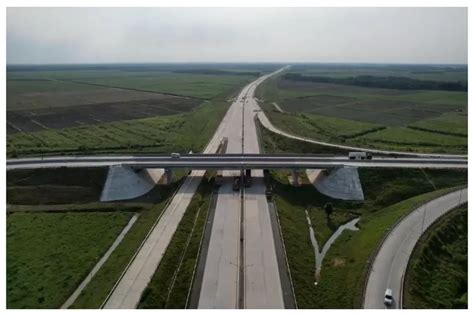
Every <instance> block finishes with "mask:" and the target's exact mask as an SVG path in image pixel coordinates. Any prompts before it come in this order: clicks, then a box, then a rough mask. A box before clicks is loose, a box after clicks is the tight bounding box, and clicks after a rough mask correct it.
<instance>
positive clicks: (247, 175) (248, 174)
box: [244, 169, 252, 188]
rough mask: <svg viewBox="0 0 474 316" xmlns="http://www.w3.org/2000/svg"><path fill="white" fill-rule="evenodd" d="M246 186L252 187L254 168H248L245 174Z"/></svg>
mask: <svg viewBox="0 0 474 316" xmlns="http://www.w3.org/2000/svg"><path fill="white" fill-rule="evenodd" d="M244 186H245V187H246V188H250V187H251V186H252V170H250V169H246V170H245V176H244Z"/></svg>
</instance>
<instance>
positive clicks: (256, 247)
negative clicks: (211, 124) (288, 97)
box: [243, 86, 285, 308]
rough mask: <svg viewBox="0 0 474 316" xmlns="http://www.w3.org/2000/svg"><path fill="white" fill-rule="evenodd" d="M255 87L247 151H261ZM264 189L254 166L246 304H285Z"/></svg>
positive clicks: (247, 109)
mask: <svg viewBox="0 0 474 316" xmlns="http://www.w3.org/2000/svg"><path fill="white" fill-rule="evenodd" d="M255 88H256V86H252V87H251V88H250V90H249V94H248V96H247V99H246V103H245V106H244V140H245V142H244V153H260V147H259V143H258V136H257V131H256V126H255V110H256V109H258V107H257V103H256V101H255V99H254V92H255ZM265 189H266V188H265V183H264V181H263V171H262V170H252V186H251V187H250V188H245V195H244V208H243V210H244V218H243V220H244V225H243V227H244V230H243V231H244V238H243V240H244V256H243V264H244V293H245V298H244V306H245V308H284V307H285V306H284V300H283V291H282V287H281V280H280V273H279V267H278V260H277V257H276V249H275V240H274V232H273V229H272V228H273V227H272V224H271V218H270V210H269V208H268V202H267V198H266V195H265Z"/></svg>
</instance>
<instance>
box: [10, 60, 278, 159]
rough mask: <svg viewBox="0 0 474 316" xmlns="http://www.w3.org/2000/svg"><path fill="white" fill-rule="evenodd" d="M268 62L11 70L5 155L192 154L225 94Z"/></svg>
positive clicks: (223, 106)
mask: <svg viewBox="0 0 474 316" xmlns="http://www.w3.org/2000/svg"><path fill="white" fill-rule="evenodd" d="M209 67H211V68H209ZM212 67H214V68H212ZM268 67H270V66H268V65H263V66H259V65H246V66H245V67H244V66H242V65H241V66H240V67H239V66H237V65H220V66H216V65H213V66H212V65H207V66H206V65H202V66H201V67H198V66H194V68H193V66H189V65H188V66H185V65H175V66H170V65H161V66H156V67H155V66H151V65H148V66H147V65H142V66H126V65H125V66H123V65H122V66H120V65H119V66H110V68H108V67H105V66H104V67H98V66H97V67H95V68H92V69H89V68H88V67H86V66H82V67H79V66H77V68H75V67H72V66H71V67H66V66H64V67H59V66H56V67H54V66H44V67H39V69H36V68H35V67H34V66H31V67H30V68H31V69H30V68H28V67H27V68H26V69H23V68H21V67H20V68H18V67H17V68H14V69H12V70H11V71H9V72H8V76H7V83H8V84H7V91H8V93H7V97H8V99H7V109H8V110H7V155H8V156H9V157H18V156H32V155H50V154H65V153H76V154H84V153H105V152H107V153H109V152H158V153H164V152H171V151H178V152H188V151H189V150H192V151H194V152H196V151H200V150H202V148H203V146H204V145H205V144H206V143H207V141H208V140H209V139H210V137H211V136H212V134H213V132H214V130H215V129H216V128H217V125H218V124H219V122H220V119H221V118H222V117H223V115H224V114H225V112H226V110H227V108H228V106H229V104H230V100H229V99H230V98H231V97H232V96H233V95H234V94H235V93H237V92H238V91H239V89H240V88H241V87H242V86H243V85H244V84H245V83H247V82H248V81H250V80H251V79H252V78H254V77H255V76H256V75H259V74H260V72H261V71H267V70H268V69H267V68H268ZM43 68H44V69H43ZM262 69H263V70H262ZM269 69H271V67H270V68H269Z"/></svg>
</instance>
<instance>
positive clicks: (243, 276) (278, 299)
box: [198, 75, 283, 308]
mask: <svg viewBox="0 0 474 316" xmlns="http://www.w3.org/2000/svg"><path fill="white" fill-rule="evenodd" d="M268 76H269V75H267V76H264V77H261V78H260V79H258V80H257V81H254V82H253V83H251V84H250V85H248V86H247V87H246V88H245V89H244V90H242V92H241V93H240V94H239V96H238V97H237V99H236V102H235V103H234V104H233V105H232V108H231V110H230V111H231V113H232V114H231V115H230V118H231V119H232V120H233V122H232V123H230V124H228V129H227V131H226V132H225V133H224V134H225V135H224V136H226V137H227V138H228V145H227V153H228V154H237V153H242V152H247V151H248V150H250V149H248V147H246V146H251V147H250V148H251V149H252V150H253V152H258V140H257V139H256V133H255V135H254V134H252V133H250V134H248V133H249V131H252V130H251V129H252V126H249V125H247V124H249V122H251V124H252V125H253V131H255V126H254V123H253V122H254V120H253V115H252V113H250V112H248V110H247V108H246V107H247V105H246V102H248V101H249V99H251V98H252V97H253V92H252V94H250V93H249V92H251V91H253V90H251V89H252V87H254V86H257V85H258V84H259V83H260V82H262V81H263V80H264V79H266V78H268ZM253 89H254V88H253ZM239 169H240V168H239ZM236 175H240V172H236V171H225V172H224V174H223V176H224V177H225V178H226V176H227V178H226V182H225V183H224V184H223V185H222V186H221V188H220V189H219V195H218V198H217V203H216V210H215V215H214V220H213V223H212V231H211V237H210V241H209V248H208V253H207V257H206V266H205V269H204V275H203V281H202V286H201V291H200V296H199V303H198V307H199V308H259V307H268V308H272V307H273V308H283V299H282V294H281V284H280V282H279V275H278V266H277V261H276V256H275V254H274V252H275V244H274V242H273V235H272V230H271V225H270V219H269V211H268V205H267V204H266V200H265V199H266V198H265V195H264V192H265V191H264V187H263V186H262V184H259V181H257V182H256V184H255V186H253V187H252V188H251V190H247V189H246V190H245V193H244V195H243V199H242V196H241V195H240V193H239V194H237V193H236V192H234V191H232V183H231V180H232V178H229V177H232V176H236ZM255 176H258V174H256V173H254V174H253V177H255ZM242 200H243V204H242ZM241 240H242V242H243V244H242V243H241ZM275 271H276V272H275ZM275 273H276V274H275Z"/></svg>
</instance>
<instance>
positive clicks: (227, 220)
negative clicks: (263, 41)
mask: <svg viewBox="0 0 474 316" xmlns="http://www.w3.org/2000/svg"><path fill="white" fill-rule="evenodd" d="M279 71H281V70H279ZM279 71H277V72H275V73H272V74H269V75H265V76H262V77H260V78H259V79H257V80H256V81H254V82H252V83H250V84H248V85H247V86H245V87H244V89H243V90H242V91H241V92H240V94H239V96H238V97H237V98H236V100H235V101H234V102H233V103H232V105H231V106H230V107H229V109H228V111H227V113H226V115H225V116H224V118H223V120H222V122H221V123H220V124H219V127H218V128H217V131H216V133H215V134H214V136H213V137H212V139H211V141H210V142H209V144H208V145H207V146H206V148H205V150H204V153H215V152H216V151H217V149H218V146H219V143H220V141H221V140H222V139H223V137H227V138H228V146H227V151H228V152H229V153H242V152H243V150H244V138H243V136H244V135H243V133H242V131H243V130H244V129H243V124H244V117H243V115H244V112H245V111H244V104H245V103H244V102H245V101H246V99H248V98H250V97H252V96H253V91H254V89H255V87H256V86H257V85H258V84H260V83H261V82H262V81H264V80H265V79H267V78H268V77H270V76H272V75H274V74H276V73H278V72H279ZM252 87H253V88H252ZM251 122H253V119H251ZM239 130H240V132H239ZM254 141H255V142H257V140H256V135H255V140H254ZM257 148H258V147H257ZM227 172H228V173H230V175H232V174H233V173H235V172H236V171H227ZM204 173H205V171H204V170H194V171H192V173H191V175H190V176H188V177H187V178H186V180H185V182H184V183H183V185H182V186H181V187H180V189H179V190H178V192H177V193H176V195H175V196H174V197H173V199H172V201H171V203H170V204H169V206H168V207H167V208H166V209H165V211H164V212H163V215H162V216H161V218H160V219H159V221H158V222H157V223H156V224H155V226H154V228H153V230H152V231H151V232H150V234H149V236H148V237H147V238H146V240H145V241H144V242H143V244H142V245H141V247H140V249H139V250H138V251H137V253H136V255H135V257H134V259H133V261H132V262H131V263H130V264H129V265H128V267H127V269H126V271H125V272H124V273H123V275H122V277H121V278H120V280H119V281H118V282H117V283H116V285H115V287H114V288H113V290H112V292H111V293H110V295H109V296H108V297H107V299H106V301H105V302H104V304H103V307H104V308H135V307H136V306H137V304H138V303H139V300H140V296H141V294H142V292H143V290H144V289H145V288H146V286H147V284H148V282H149V281H150V279H151V277H152V276H153V273H154V271H155V270H156V268H157V267H158V265H159V263H160V261H161V258H162V257H163V254H164V252H165V251H166V248H167V246H168V244H169V243H170V241H171V238H172V236H173V233H174V231H175V230H176V228H177V226H178V224H179V222H180V220H181V218H182V217H183V215H184V212H185V211H186V208H187V206H188V205H189V203H190V201H191V198H192V196H193V195H194V193H195V192H196V189H197V187H198V185H199V183H200V182H201V179H202V177H203V175H204ZM242 196H243V192H240V194H238V193H235V192H234V191H233V190H232V188H231V183H230V182H227V181H226V183H224V185H222V187H221V189H220V190H219V194H218V197H217V205H216V210H215V215H214V219H213V225H212V232H211V238H210V241H209V242H210V246H209V252H208V254H207V258H206V266H205V269H206V270H205V271H204V277H203V282H202V288H201V291H200V296H199V305H198V307H199V308H253V307H270V306H271V307H275V308H277V307H283V299H282V295H281V286H280V284H279V278H278V273H276V274H275V271H277V272H278V267H276V265H277V263H276V260H272V259H273V258H272V257H269V258H267V257H266V256H265V258H264V254H263V253H258V249H260V250H263V248H264V247H263V246H260V247H259V246H258V244H259V243H261V242H262V239H260V238H259V239H258V240H254V241H253V242H252V247H254V249H255V248H257V250H256V252H254V255H255V256H259V257H260V258H256V260H257V261H259V260H260V262H262V264H267V266H265V267H263V266H262V267H260V271H263V270H265V271H266V272H265V273H266V274H270V275H271V278H272V279H271V280H270V279H268V278H263V281H264V282H268V283H267V284H261V283H260V282H261V280H262V278H258V279H255V282H252V283H250V284H249V286H250V288H249V289H248V290H249V291H253V292H251V294H252V295H258V296H257V298H258V299H259V301H258V302H255V300H251V299H250V300H249V299H248V297H247V296H246V294H247V291H246V290H247V287H246V286H245V285H244V284H243V282H244V281H245V276H244V273H245V269H243V267H244V260H243V256H242V253H243V249H244V247H242V242H243V240H242V230H243V221H244V219H243V212H242V209H243V206H242ZM262 198H264V195H263V196H262ZM261 228H263V230H261V231H260V234H261V235H260V236H259V237H261V236H262V234H263V235H265V234H267V235H268V234H272V232H271V230H270V231H268V229H266V230H265V227H261ZM272 238H273V235H268V236H267V237H266V239H265V240H268V239H270V240H272ZM272 245H273V244H272ZM266 246H268V245H266ZM270 248H271V249H267V248H265V250H266V251H269V252H270V253H271V252H272V249H273V252H274V246H273V247H270ZM244 251H245V250H244ZM268 261H271V262H270V263H268ZM272 267H273V268H272ZM267 268H270V269H267ZM257 269H258V267H257ZM272 271H273V272H272ZM275 276H276V279H275V278H274V277H275ZM275 292H276V295H275V294H274V293H275ZM246 298H247V299H246ZM253 303H256V304H257V305H253Z"/></svg>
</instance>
